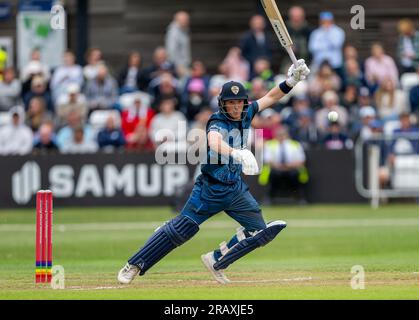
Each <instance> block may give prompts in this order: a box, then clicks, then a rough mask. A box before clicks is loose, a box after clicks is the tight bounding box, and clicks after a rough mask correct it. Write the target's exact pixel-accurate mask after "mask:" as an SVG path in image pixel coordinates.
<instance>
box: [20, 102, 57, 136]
mask: <svg viewBox="0 0 419 320" xmlns="http://www.w3.org/2000/svg"><path fill="white" fill-rule="evenodd" d="M48 120H52V115H51V113H50V112H48V110H47V109H46V104H45V100H44V99H43V98H42V97H33V98H32V99H31V101H29V107H28V111H27V112H26V125H27V126H28V127H29V128H31V129H32V131H33V132H36V131H38V129H39V127H40V126H41V125H42V123H44V122H46V121H48Z"/></svg>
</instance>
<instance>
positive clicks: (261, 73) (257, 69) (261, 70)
mask: <svg viewBox="0 0 419 320" xmlns="http://www.w3.org/2000/svg"><path fill="white" fill-rule="evenodd" d="M254 78H260V79H262V80H263V81H265V83H266V84H267V86H268V87H272V86H273V85H274V84H273V82H274V78H275V74H274V73H273V71H272V69H271V63H270V62H269V60H268V59H267V58H262V57H260V58H258V59H256V61H255V63H254V64H253V72H252V75H251V79H254Z"/></svg>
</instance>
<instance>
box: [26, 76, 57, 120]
mask: <svg viewBox="0 0 419 320" xmlns="http://www.w3.org/2000/svg"><path fill="white" fill-rule="evenodd" d="M34 97H40V98H43V99H44V100H45V104H46V106H47V110H48V111H50V112H51V113H54V105H53V102H52V98H51V95H50V93H49V92H48V88H47V83H46V82H45V79H44V78H42V77H39V76H36V77H34V78H33V79H32V83H31V90H30V91H29V92H27V93H26V94H25V96H24V97H23V102H24V104H25V109H26V110H27V109H28V108H29V101H31V100H32V98H34Z"/></svg>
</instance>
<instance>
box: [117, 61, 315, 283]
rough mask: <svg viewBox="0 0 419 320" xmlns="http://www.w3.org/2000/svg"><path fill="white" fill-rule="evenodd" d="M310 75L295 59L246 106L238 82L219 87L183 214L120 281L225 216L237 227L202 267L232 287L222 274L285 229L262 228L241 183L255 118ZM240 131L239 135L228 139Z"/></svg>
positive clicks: (278, 224)
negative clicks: (197, 172) (203, 158)
mask: <svg viewBox="0 0 419 320" xmlns="http://www.w3.org/2000/svg"><path fill="white" fill-rule="evenodd" d="M309 73H310V70H309V69H308V67H307V65H306V64H305V61H304V60H302V59H301V60H298V62H297V64H296V65H294V64H293V65H292V66H291V67H290V68H289V70H288V78H287V79H286V80H285V81H283V82H282V83H281V84H280V85H279V86H278V87H275V88H273V89H271V90H270V91H269V92H268V93H267V94H266V95H265V96H264V97H262V98H261V99H259V100H257V101H254V102H252V103H249V101H248V95H247V92H246V90H245V88H244V87H243V85H242V84H241V83H239V82H234V81H230V82H227V83H225V84H224V85H223V87H222V89H221V92H220V95H219V97H218V101H219V106H220V109H219V111H217V112H215V113H214V114H213V115H212V116H211V118H210V119H209V121H208V123H207V127H206V130H207V155H206V156H207V161H206V162H205V163H204V164H201V172H202V173H201V175H200V176H198V178H197V179H196V182H195V186H194V188H193V190H192V193H191V195H190V197H189V199H188V201H187V202H186V204H185V206H184V208H183V209H182V211H181V213H180V214H179V215H178V216H177V217H175V218H174V219H172V220H170V221H169V222H167V223H165V224H164V225H163V226H161V227H159V228H158V229H157V230H156V231H155V232H154V234H153V235H152V236H151V237H150V238H149V239H148V241H147V242H146V243H145V244H144V246H143V247H142V248H140V250H139V251H138V252H136V253H135V254H134V255H133V256H132V257H131V258H130V259H129V260H128V263H127V264H126V265H125V266H124V267H123V268H122V269H121V270H120V271H119V273H118V281H119V282H120V283H122V284H128V283H130V282H131V281H132V280H133V279H134V278H135V277H136V276H137V275H138V274H139V275H144V274H145V273H146V272H147V271H148V270H149V269H150V268H151V267H152V266H154V265H155V264H156V263H157V262H158V261H160V260H161V259H162V258H163V257H164V256H166V255H167V254H168V253H169V252H171V251H172V250H173V249H175V248H176V247H178V246H181V245H182V244H184V243H185V242H186V241H188V240H189V239H191V238H192V237H193V236H194V235H195V234H196V233H197V232H198V231H199V226H200V225H201V224H202V223H203V222H204V221H206V220H207V219H209V218H211V217H212V216H214V215H215V214H217V213H219V212H221V211H224V212H225V213H227V214H228V215H229V216H230V217H231V218H233V219H234V220H236V221H237V222H238V223H239V224H240V225H241V227H240V228H239V229H237V233H236V234H235V235H234V236H233V237H232V238H231V240H230V241H228V242H222V243H221V245H220V248H218V249H215V250H214V251H211V252H208V253H206V254H203V255H202V256H201V259H202V262H203V263H204V265H205V266H206V268H207V269H208V270H209V271H210V272H211V274H212V275H213V277H214V278H215V280H217V281H218V282H220V283H223V284H225V283H228V282H230V281H229V280H228V278H227V277H226V276H225V274H224V270H225V269H226V268H227V267H228V266H229V265H230V264H232V263H233V262H235V261H236V260H238V259H240V258H241V257H243V256H245V255H246V254H248V253H249V252H251V251H253V250H254V249H256V248H258V247H261V246H264V245H266V244H267V243H269V242H270V241H272V240H273V239H274V238H275V237H276V235H277V234H278V233H279V232H280V231H281V230H282V229H284V228H285V227H286V222H284V221H280V220H278V221H273V222H270V223H266V222H265V221H264V219H263V216H262V212H261V209H260V207H259V204H258V203H257V201H256V200H255V199H254V198H253V196H252V195H251V194H250V192H249V188H248V186H247V185H246V183H245V182H244V181H243V180H242V178H241V172H243V173H244V174H245V175H255V174H257V173H258V172H259V168H258V164H257V161H256V159H255V157H254V155H253V154H252V152H251V151H250V150H248V149H245V146H246V145H247V135H245V134H243V132H244V131H245V130H246V131H248V129H249V128H250V124H251V122H252V119H253V117H254V116H255V114H256V113H257V112H259V111H262V110H264V109H265V108H268V107H270V106H272V105H274V104H275V103H276V102H277V101H278V100H280V99H281V98H282V97H283V96H284V95H286V94H287V93H289V92H290V91H291V89H292V88H293V87H294V86H295V85H296V84H297V83H298V82H299V81H300V80H304V79H306V77H307V76H308V74H309ZM231 132H238V134H231Z"/></svg>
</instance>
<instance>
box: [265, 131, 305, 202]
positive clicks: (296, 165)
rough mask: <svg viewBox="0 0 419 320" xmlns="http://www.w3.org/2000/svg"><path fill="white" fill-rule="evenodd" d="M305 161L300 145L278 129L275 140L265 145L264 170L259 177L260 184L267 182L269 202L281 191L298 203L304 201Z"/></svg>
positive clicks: (285, 132) (286, 132)
mask: <svg viewBox="0 0 419 320" xmlns="http://www.w3.org/2000/svg"><path fill="white" fill-rule="evenodd" d="M305 161H306V157H305V154H304V150H303V148H302V146H301V144H300V143H299V142H298V141H295V140H291V139H290V138H289V136H288V131H287V129H286V128H285V127H279V128H278V129H277V130H276V133H275V139H274V140H270V141H267V142H266V144H265V150H264V168H263V170H262V173H261V175H260V177H259V181H260V182H261V183H262V184H263V183H264V182H265V183H266V180H267V181H268V183H269V197H270V199H271V200H274V199H275V198H276V197H277V195H278V194H279V193H280V192H281V191H282V192H284V190H287V191H289V190H290V191H291V192H292V194H293V195H296V196H297V197H298V198H299V199H300V201H305V192H304V191H305V190H304V185H305V184H306V183H307V180H308V174H307V170H306V168H305ZM264 180H265V181H264Z"/></svg>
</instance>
